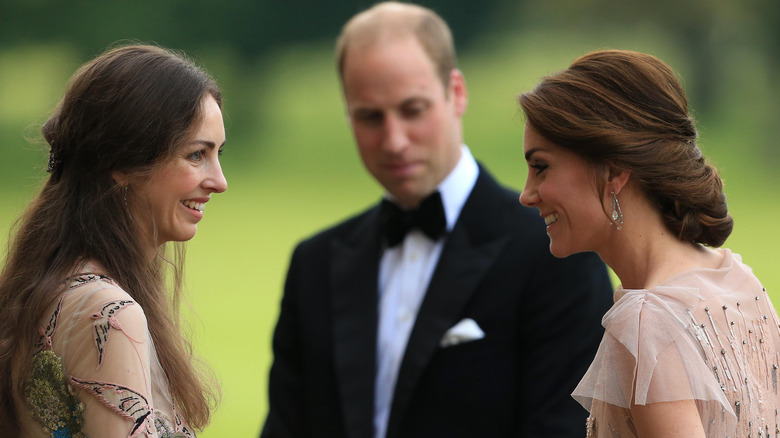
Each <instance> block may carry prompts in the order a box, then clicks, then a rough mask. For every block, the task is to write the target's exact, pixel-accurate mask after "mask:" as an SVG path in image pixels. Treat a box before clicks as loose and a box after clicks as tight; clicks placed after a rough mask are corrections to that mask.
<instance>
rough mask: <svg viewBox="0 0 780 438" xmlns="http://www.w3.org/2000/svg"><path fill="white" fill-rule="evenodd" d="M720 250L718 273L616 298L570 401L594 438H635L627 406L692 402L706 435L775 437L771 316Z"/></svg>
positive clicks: (749, 278)
mask: <svg viewBox="0 0 780 438" xmlns="http://www.w3.org/2000/svg"><path fill="white" fill-rule="evenodd" d="M720 251H721V252H722V253H723V254H724V262H723V265H722V266H721V267H720V268H717V269H697V270H693V271H686V272H685V273H682V274H679V275H677V276H675V277H673V278H671V279H669V280H667V281H666V282H665V283H664V284H663V285H661V286H659V287H656V288H653V289H652V290H625V289H621V288H618V290H617V291H616V292H615V299H616V302H615V305H614V306H613V307H612V309H610V311H609V312H607V314H606V315H605V316H604V318H603V320H602V324H603V325H604V327H605V334H604V338H603V339H602V342H601V345H600V347H599V350H598V353H597V354H596V357H595V359H594V361H593V363H592V364H591V366H590V368H589V369H588V371H587V373H586V374H585V376H584V377H583V379H582V381H581V382H580V384H579V385H578V386H577V388H576V389H575V391H574V393H573V394H572V395H573V397H574V398H575V399H577V401H579V402H580V403H581V404H582V405H583V406H584V407H585V408H586V409H588V410H589V411H590V412H591V418H590V420H589V424H588V428H589V433H590V436H621V437H623V436H626V437H630V436H636V431H635V430H634V429H633V424H632V421H631V414H630V407H631V405H632V403H634V404H640V405H644V404H650V403H658V402H667V401H677V400H688V399H692V400H695V401H696V403H697V406H698V409H699V414H700V417H701V420H702V424H703V426H704V429H705V432H706V433H707V436H722V437H727V436H731V437H734V436H750V434H751V433H752V436H764V435H768V432H769V431H770V428H771V432H772V433H773V434H774V433H775V430H776V424H778V421H777V420H778V418H777V417H778V409H779V408H780V403H779V400H780V399H778V393H777V371H776V370H777V363H778V361H779V357H778V352H779V351H780V330H778V321H777V313H776V312H775V311H774V308H773V307H772V305H771V303H770V302H769V297H768V296H767V294H766V291H765V290H764V289H763V287H762V286H761V284H760V283H759V282H758V280H757V279H756V278H755V276H753V275H752V272H751V271H750V268H748V267H747V266H745V265H744V264H742V263H741V259H740V258H739V256H738V255H734V254H732V253H731V252H730V251H728V250H720ZM759 431H760V432H761V435H759Z"/></svg>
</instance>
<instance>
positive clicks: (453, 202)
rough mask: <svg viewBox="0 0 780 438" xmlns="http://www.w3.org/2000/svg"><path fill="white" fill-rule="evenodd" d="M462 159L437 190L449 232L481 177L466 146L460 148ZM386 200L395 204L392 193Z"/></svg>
mask: <svg viewBox="0 0 780 438" xmlns="http://www.w3.org/2000/svg"><path fill="white" fill-rule="evenodd" d="M460 151H461V154H460V159H459V160H458V164H456V165H455V168H454V169H452V171H451V172H450V173H449V175H447V177H445V178H444V180H443V181H442V182H441V183H440V184H439V187H438V188H437V190H439V193H441V202H442V205H443V206H444V215H445V217H446V218H447V231H452V228H453V227H455V222H457V221H458V216H460V211H461V210H462V209H463V205H464V204H466V200H467V199H468V198H469V195H470V194H471V191H472V190H473V189H474V185H475V184H476V183H477V177H478V176H479V166H478V165H477V160H475V159H474V155H472V154H471V150H469V147H468V146H466V145H465V144H462V145H461V146H460ZM385 198H387V199H389V200H391V201H393V202H395V203H396V204H397V202H396V200H395V198H394V197H393V196H392V195H391V194H390V193H385Z"/></svg>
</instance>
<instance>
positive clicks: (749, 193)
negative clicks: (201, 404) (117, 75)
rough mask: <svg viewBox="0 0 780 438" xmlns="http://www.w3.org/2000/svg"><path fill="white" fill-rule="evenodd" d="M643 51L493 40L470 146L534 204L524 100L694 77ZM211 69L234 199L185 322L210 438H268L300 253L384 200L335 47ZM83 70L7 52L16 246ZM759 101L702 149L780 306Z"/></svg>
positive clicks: (8, 204)
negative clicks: (356, 130)
mask: <svg viewBox="0 0 780 438" xmlns="http://www.w3.org/2000/svg"><path fill="white" fill-rule="evenodd" d="M631 38H632V39H626V37H620V38H617V37H615V39H614V40H609V39H608V37H604V36H602V37H598V38H595V37H594V38H584V37H582V36H581V35H580V36H578V35H560V34H557V35H555V36H553V35H527V36H525V37H524V38H499V37H494V38H486V39H485V41H484V42H483V44H481V45H479V47H481V49H480V50H476V49H475V50H472V51H471V52H469V53H468V54H466V55H464V56H463V57H462V59H461V68H462V70H463V71H464V73H465V76H466V79H467V84H468V87H469V92H470V106H469V110H468V113H467V114H466V118H465V136H466V141H467V143H468V144H469V145H470V147H471V149H472V152H473V153H474V155H475V156H476V157H477V158H478V159H479V160H480V161H482V162H483V163H485V164H486V165H487V166H488V167H489V168H490V169H491V170H492V172H493V173H494V174H495V175H496V176H498V177H499V179H501V180H502V181H504V182H505V183H506V184H508V185H511V186H513V187H516V188H521V187H522V184H523V181H524V178H525V164H524V160H523V157H522V144H521V141H522V125H523V121H522V118H521V116H520V114H519V113H518V109H517V106H516V104H515V100H514V99H515V96H516V95H517V94H518V93H519V92H521V91H524V90H526V89H529V88H531V87H533V85H534V84H535V83H536V82H537V80H538V79H539V77H541V76H542V75H544V74H547V73H549V72H552V71H555V70H559V69H562V68H565V67H566V66H567V65H568V63H569V62H570V61H571V60H573V59H574V58H575V57H576V56H577V55H580V54H582V53H585V52H586V51H588V50H592V49H595V48H602V47H607V46H612V47H615V46H617V47H620V48H631V49H636V50H644V51H649V52H651V53H654V54H656V55H658V56H660V57H661V58H662V59H664V60H666V61H667V62H669V63H670V64H671V65H672V66H673V67H675V68H676V69H677V70H678V71H679V72H680V73H681V74H682V75H683V76H684V75H685V71H686V65H685V63H684V62H683V60H681V59H679V56H678V55H677V54H676V52H675V51H674V49H673V48H672V47H671V46H670V45H669V44H666V43H663V41H664V40H663V38H655V39H654V38H652V36H650V37H648V36H646V35H645V36H642V35H639V36H636V35H635V36H633V37H631ZM540 41H543V42H544V45H543V46H542V45H540V44H539V42H540ZM203 55H204V56H203V59H204V63H205V65H206V66H207V67H209V69H210V70H211V71H212V72H214V74H215V76H216V77H217V79H218V80H219V81H220V82H221V83H222V85H223V88H224V91H225V97H226V125H227V129H228V132H227V135H228V146H227V148H226V149H225V156H224V158H223V167H224V170H225V174H226V176H227V178H228V182H229V188H228V191H227V192H226V193H224V194H222V195H217V196H215V197H214V198H213V201H212V202H209V204H208V208H207V209H206V212H205V218H204V220H203V221H202V222H201V224H200V227H199V232H198V235H197V236H196V237H195V238H194V239H193V240H192V241H191V242H190V243H189V244H188V254H187V257H188V259H187V288H188V291H189V309H190V310H189V311H188V312H187V316H188V319H189V322H190V324H191V327H192V330H193V336H194V339H195V344H196V350H197V352H198V353H199V354H200V355H201V356H203V357H204V358H205V359H206V361H207V362H208V363H209V364H210V365H211V366H212V367H213V369H214V371H215V373H216V374H217V377H218V378H219V380H220V382H221V385H222V402H221V404H220V406H219V408H218V410H217V411H216V413H215V415H214V420H213V423H212V425H210V426H209V427H208V428H207V429H206V430H205V431H204V432H203V433H202V434H201V436H202V437H206V438H211V437H228V436H229V437H251V436H256V435H257V434H258V432H259V430H260V426H261V424H262V421H263V419H264V417H265V412H266V409H267V407H266V383H267V382H266V379H267V373H268V367H269V365H270V361H271V352H270V339H271V334H272V331H273V327H274V324H275V321H276V317H277V314H278V303H279V300H280V298H281V290H282V284H283V281H284V275H285V271H286V267H287V263H288V260H289V256H290V254H291V251H292V248H293V246H294V244H295V243H296V242H297V241H298V240H300V239H301V238H303V237H305V236H307V235H310V234H311V233H314V232H315V231H317V230H318V229H320V228H322V227H324V226H325V225H328V224H331V223H334V222H336V221H338V220H339V219H341V218H344V217H346V216H347V215H349V214H351V213H353V212H356V211H357V210H359V209H362V208H364V207H365V206H368V205H369V204H371V203H372V202H374V201H376V200H377V199H378V197H379V196H380V194H381V191H380V189H379V187H378V186H377V185H376V184H375V183H374V182H373V181H372V180H371V179H370V178H369V177H368V176H367V174H366V172H365V171H364V170H363V168H362V166H361V164H360V161H359V158H358V156H357V154H356V152H355V148H354V146H353V144H352V138H351V134H350V132H349V130H348V127H347V124H346V121H345V118H344V116H343V106H342V102H341V97H340V94H339V92H340V91H339V85H338V81H337V78H336V76H335V71H334V67H333V65H332V61H331V48H330V47H329V46H327V45H326V46H316V45H315V46H311V47H297V48H294V49H289V50H285V51H280V52H279V53H277V54H276V55H274V56H272V57H268V58H266V59H264V60H263V61H262V62H261V65H260V66H259V67H254V68H244V69H243V70H239V69H238V68H237V67H233V66H231V65H229V64H228V63H223V61H225V60H228V61H229V59H230V56H229V54H222V53H219V51H214V52H213V53H212V52H209V53H205V54H203ZM209 60H212V61H211V62H212V63H210V62H209ZM78 64H79V62H78V61H75V60H73V58H72V57H71V56H70V55H69V52H68V51H67V50H66V49H63V48H59V47H30V48H28V49H27V50H17V51H13V52H9V51H6V52H3V51H0V87H2V88H0V89H2V92H3V93H2V95H3V96H8V97H9V98H7V99H4V100H3V101H0V142H1V143H0V150H2V151H3V152H4V154H3V157H4V159H3V160H0V196H1V197H2V200H3V208H2V209H0V231H1V232H2V234H3V236H5V234H6V232H7V230H9V228H10V226H11V223H12V222H13V220H14V219H15V218H16V217H17V216H18V215H19V214H20V213H21V211H22V209H23V208H24V205H25V204H26V202H27V201H28V200H29V199H30V197H31V196H32V195H33V193H34V191H35V188H36V187H37V185H38V183H39V181H40V178H41V177H42V176H43V175H44V174H43V172H42V170H41V168H42V167H44V166H45V164H44V161H45V156H44V155H43V154H41V153H40V152H37V151H36V149H35V147H34V146H29V145H28V143H27V142H26V141H25V139H24V138H23V136H24V135H25V133H27V134H28V135H29V133H32V134H35V132H36V131H35V129H34V126H33V127H32V128H30V127H29V125H31V124H34V123H35V122H40V121H42V120H43V119H44V118H45V114H46V113H47V111H48V110H49V109H50V108H51V107H53V105H54V104H55V103H56V101H57V99H58V98H59V96H60V94H61V93H62V91H63V89H64V84H65V81H66V79H67V77H68V76H69V75H70V73H71V72H72V71H74V70H75V68H76V67H77V66H78ZM30 72H34V74H31V73H30ZM754 92H758V91H755V90H753V89H752V88H749V87H748V89H747V91H745V90H740V92H739V93H737V92H735V91H734V90H730V91H728V92H726V91H724V95H723V97H724V102H726V103H729V104H731V103H733V108H732V107H726V108H724V109H722V110H721V111H719V112H718V113H716V114H713V115H712V117H711V118H710V119H704V120H701V121H700V131H701V132H702V143H701V144H702V147H703V149H704V151H705V154H708V155H709V156H710V157H711V158H712V161H713V162H714V163H715V164H717V165H718V166H719V167H721V168H722V173H723V176H724V179H725V181H726V184H727V194H728V199H729V206H730V210H731V212H732V215H733V216H734V218H735V220H736V227H735V232H734V234H733V235H732V237H731V238H730V239H729V241H728V242H727V244H726V246H728V247H730V248H732V249H733V250H734V251H735V252H738V253H741V254H742V255H743V258H744V261H745V262H746V263H748V264H749V265H751V266H752V267H753V268H754V271H755V272H756V274H757V275H758V276H759V278H761V279H762V281H763V282H764V284H765V285H766V287H767V288H768V289H769V291H770V294H771V295H772V297H773V299H774V300H775V302H778V300H780V295H779V294H780V272H779V270H778V263H777V261H776V258H775V256H774V246H775V245H776V244H777V243H778V242H780V231H778V229H777V227H775V226H774V225H775V223H776V221H775V218H776V217H778V216H779V215H780V202H778V201H779V200H780V199H779V198H780V196H779V195H778V191H777V190H775V189H774V187H776V185H777V182H778V180H777V179H778V178H777V177H776V176H774V175H773V173H772V172H771V171H770V170H769V169H771V167H772V163H766V162H765V160H764V159H763V158H762V156H761V155H760V153H759V152H758V151H757V149H756V148H755V144H756V143H757V142H760V141H761V140H760V138H761V137H760V136H759V133H757V132H756V130H755V129H754V128H755V126H752V125H750V124H749V123H750V118H749V117H746V116H745V115H744V113H743V111H744V108H746V107H748V105H747V103H748V102H750V101H751V100H752V99H753V95H751V94H750V93H754ZM745 93H747V94H745ZM726 97H729V99H728V100H726V99H725V98H726ZM731 98H734V99H739V98H742V99H743V100H742V101H739V100H734V99H731ZM247 102H250V104H251V105H253V106H252V107H247V106H245V105H247ZM233 103H235V104H236V105H235V106H231V105H232V104H233ZM239 103H241V104H242V105H244V106H240V105H238V104H239ZM740 103H744V105H740ZM241 111H246V113H244V114H241V113H240V112H241ZM738 114H742V115H743V116H742V117H737V116H736V115H738ZM751 145H752V146H751ZM751 147H752V149H751ZM4 244H5V242H4V241H3V242H2V243H0V246H2V245H4ZM518 269H522V266H518Z"/></svg>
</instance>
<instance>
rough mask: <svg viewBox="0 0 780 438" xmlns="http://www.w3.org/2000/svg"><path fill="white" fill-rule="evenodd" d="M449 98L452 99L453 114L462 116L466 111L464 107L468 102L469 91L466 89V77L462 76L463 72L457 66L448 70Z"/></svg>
mask: <svg viewBox="0 0 780 438" xmlns="http://www.w3.org/2000/svg"><path fill="white" fill-rule="evenodd" d="M448 91H449V93H450V98H451V99H452V101H453V106H454V108H455V115H456V116H458V117H461V116H463V114H465V113H466V107H467V106H468V103H469V93H468V91H467V90H466V78H464V77H463V73H461V71H460V70H458V69H457V68H453V69H452V71H451V72H450V85H449V90H448Z"/></svg>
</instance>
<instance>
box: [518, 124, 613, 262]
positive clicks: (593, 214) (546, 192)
mask: <svg viewBox="0 0 780 438" xmlns="http://www.w3.org/2000/svg"><path fill="white" fill-rule="evenodd" d="M523 149H524V151H525V159H526V161H527V162H528V178H527V179H526V183H525V188H524V189H523V192H522V194H521V195H520V202H521V203H522V204H523V205H525V206H527V207H536V208H538V209H539V213H540V214H541V216H542V217H543V218H544V221H545V223H546V224H547V234H548V235H549V236H550V252H552V254H553V255H555V256H556V257H566V256H568V255H571V254H575V253H578V252H583V251H598V248H599V246H600V244H601V243H604V242H605V241H606V239H607V235H608V232H609V228H610V225H609V223H610V222H609V220H608V219H607V217H606V215H605V213H604V209H603V206H602V204H601V201H600V199H599V196H598V189H597V188H596V177H595V173H594V171H593V169H592V167H591V166H589V165H588V163H587V162H586V161H585V160H584V159H582V158H581V157H579V156H578V155H577V154H575V153H574V152H571V151H569V150H566V149H564V148H562V147H560V146H558V145H556V144H554V143H552V142H551V141H549V140H547V139H546V138H544V137H542V136H541V135H540V134H539V133H538V132H537V131H536V129H534V128H533V127H532V126H531V125H530V124H528V123H526V125H525V135H524V139H523Z"/></svg>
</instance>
